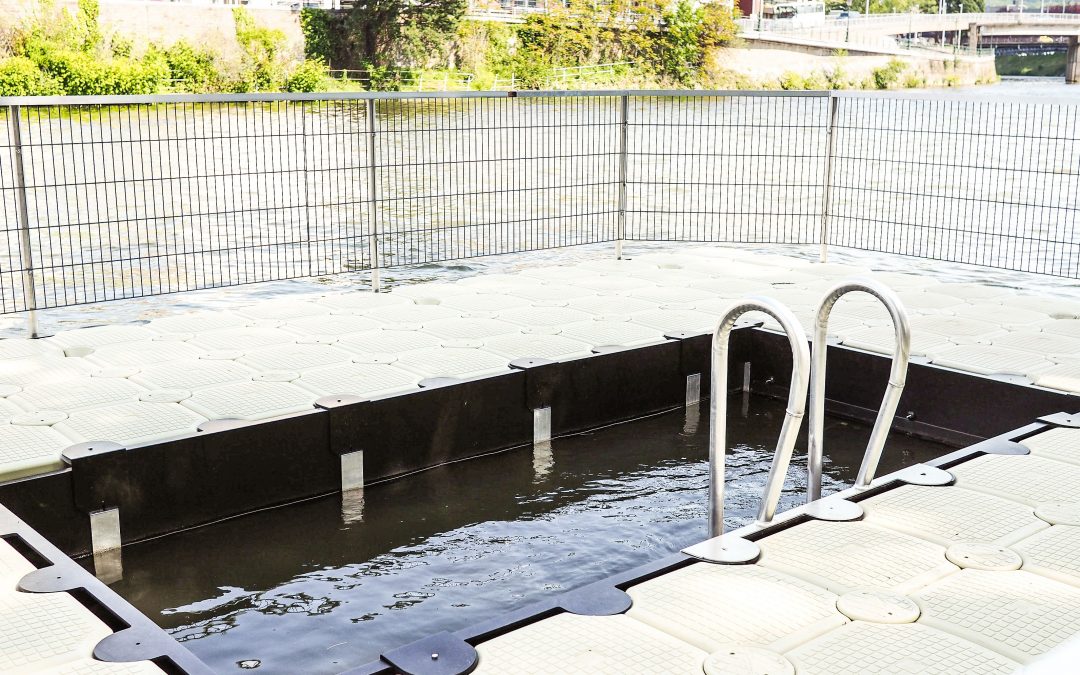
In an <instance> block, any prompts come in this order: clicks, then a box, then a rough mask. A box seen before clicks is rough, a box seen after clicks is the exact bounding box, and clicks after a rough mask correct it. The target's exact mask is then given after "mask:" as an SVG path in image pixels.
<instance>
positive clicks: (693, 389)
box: [686, 373, 701, 408]
mask: <svg viewBox="0 0 1080 675" xmlns="http://www.w3.org/2000/svg"><path fill="white" fill-rule="evenodd" d="M699 403H701V373H693V374H691V375H687V376H686V407H688V408H689V407H690V406H692V405H698V404H699Z"/></svg>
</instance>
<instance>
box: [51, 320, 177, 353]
mask: <svg viewBox="0 0 1080 675" xmlns="http://www.w3.org/2000/svg"><path fill="white" fill-rule="evenodd" d="M155 335H157V333H155V332H154V331H152V330H150V329H148V328H144V327H142V326H123V325H116V326H94V327H92V328H78V329H76V330H67V331H63V332H61V333H57V334H56V335H54V336H52V337H48V338H45V340H47V341H48V342H49V343H50V344H53V345H57V346H59V347H60V348H61V349H71V348H73V347H101V346H103V345H111V344H116V343H118V342H137V341H141V340H152V339H153V338H154V336H155Z"/></svg>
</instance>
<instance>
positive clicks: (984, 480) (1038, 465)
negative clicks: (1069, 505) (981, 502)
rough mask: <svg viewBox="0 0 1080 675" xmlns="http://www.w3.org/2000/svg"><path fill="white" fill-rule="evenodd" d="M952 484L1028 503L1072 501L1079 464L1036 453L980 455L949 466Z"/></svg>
mask: <svg viewBox="0 0 1080 675" xmlns="http://www.w3.org/2000/svg"><path fill="white" fill-rule="evenodd" d="M949 472H950V473H952V474H953V476H955V477H956V485H958V486H959V487H966V488H969V489H972V490H980V491H982V492H989V493H990V494H995V495H999V496H1001V497H1005V498H1006V499H1013V500H1016V501H1018V502H1022V503H1024V504H1028V505H1030V506H1035V505H1038V504H1041V503H1043V502H1059V501H1075V500H1076V496H1077V495H1080V466H1078V465H1076V464H1070V463H1066V462H1058V461H1056V460H1053V459H1047V458H1046V457H1040V456H1038V455H1019V456H1006V455H983V456H981V457H976V458H975V459H971V460H968V461H966V462H964V463H963V464H957V465H956V466H954V467H952V468H950V469H949Z"/></svg>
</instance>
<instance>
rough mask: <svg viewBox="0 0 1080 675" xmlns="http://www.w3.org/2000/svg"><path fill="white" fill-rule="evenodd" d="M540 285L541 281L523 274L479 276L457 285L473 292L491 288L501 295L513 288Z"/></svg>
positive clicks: (467, 278) (459, 281)
mask: <svg viewBox="0 0 1080 675" xmlns="http://www.w3.org/2000/svg"><path fill="white" fill-rule="evenodd" d="M540 283H541V280H540V279H536V278H533V277H527V276H524V275H521V274H478V275H476V276H472V277H465V278H464V279H459V280H458V282H457V285H458V286H459V287H461V288H465V289H468V290H470V291H472V292H476V289H478V288H490V289H493V290H495V291H497V292H499V293H505V292H506V291H507V290H508V289H511V288H514V289H516V288H519V287H532V286H538V285H540Z"/></svg>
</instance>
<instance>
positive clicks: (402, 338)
mask: <svg viewBox="0 0 1080 675" xmlns="http://www.w3.org/2000/svg"><path fill="white" fill-rule="evenodd" d="M441 344H442V340H441V339H440V338H437V337H435V336H434V335H430V334H428V333H425V332H423V331H419V330H395V329H388V328H384V329H380V330H372V331H367V332H364V333H353V334H352V335H349V336H347V337H344V338H342V339H341V340H339V341H338V343H337V344H336V345H335V346H336V347H338V348H339V349H347V350H349V351H350V352H352V353H354V354H400V353H401V352H407V351H412V350H414V349H424V348H427V347H438V346H439V345H441Z"/></svg>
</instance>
